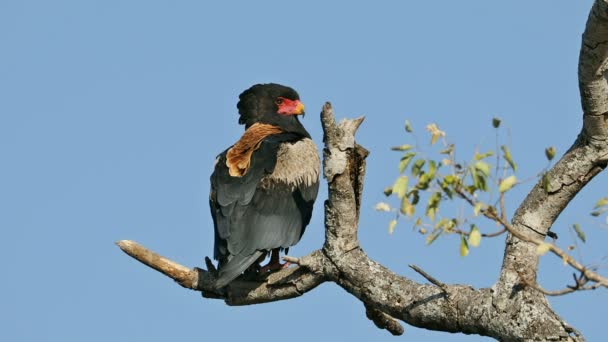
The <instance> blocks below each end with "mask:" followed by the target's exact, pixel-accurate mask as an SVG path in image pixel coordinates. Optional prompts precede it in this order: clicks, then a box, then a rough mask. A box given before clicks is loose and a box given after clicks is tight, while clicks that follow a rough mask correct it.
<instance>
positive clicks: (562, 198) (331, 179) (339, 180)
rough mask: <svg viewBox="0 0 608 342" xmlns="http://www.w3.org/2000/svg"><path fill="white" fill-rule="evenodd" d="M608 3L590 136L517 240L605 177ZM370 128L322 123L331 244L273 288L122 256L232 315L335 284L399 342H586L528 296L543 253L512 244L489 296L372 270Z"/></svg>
mask: <svg viewBox="0 0 608 342" xmlns="http://www.w3.org/2000/svg"><path fill="white" fill-rule="evenodd" d="M607 56H608V0H606V1H605V0H597V1H596V2H595V3H594V5H593V7H592V9H591V12H590V14H589V19H588V21H587V27H586V30H585V33H584V34H583V41H582V46H581V52H580V60H579V85H580V92H581V102H582V107H583V111H584V115H583V129H582V131H581V132H580V134H579V136H578V137H577V138H576V139H575V141H574V143H573V145H572V147H571V148H570V149H569V150H568V152H567V153H566V154H565V155H564V156H563V157H562V158H561V160H560V161H559V162H557V163H556V164H555V166H554V167H553V168H552V169H551V170H550V171H549V173H548V177H549V179H550V186H549V191H546V190H545V189H544V188H543V186H542V184H541V183H540V182H539V184H537V185H536V186H535V187H534V188H533V189H532V190H531V191H530V193H529V194H528V196H527V197H526V199H525V200H524V201H523V202H522V203H521V205H520V206H519V208H518V209H517V211H516V212H515V214H514V216H513V219H512V224H511V225H512V229H514V230H515V231H516V233H517V235H520V236H525V237H531V238H534V239H536V240H538V239H544V238H545V236H546V234H547V232H548V231H549V229H550V228H551V226H552V225H553V223H554V222H555V220H556V219H557V217H558V216H559V214H560V213H561V211H562V210H563V209H564V208H565V207H566V206H567V205H568V204H569V203H570V201H571V200H572V199H573V198H574V196H576V194H577V193H578V192H579V191H580V190H581V189H582V188H583V187H584V186H585V185H586V184H587V183H588V182H589V181H590V180H591V179H592V178H593V177H594V176H595V175H597V174H598V173H599V172H600V171H602V170H603V169H604V168H605V167H606V162H607V156H608V144H607V141H608V140H607V139H608V131H607V128H606V124H605V122H606V116H607V115H608V82H607V81H606V76H605V74H606V68H607V67H608V59H607ZM362 121H363V118H360V119H356V120H343V121H341V122H340V123H336V122H335V119H334V116H333V111H332V108H331V105H330V104H329V103H326V104H325V105H324V107H323V110H322V113H321V122H322V125H323V130H324V142H325V149H324V152H323V155H324V176H325V178H326V179H327V181H328V185H329V194H328V200H327V201H326V202H325V227H326V230H325V237H326V239H325V244H324V245H323V247H322V248H321V249H319V250H317V251H314V252H313V253H311V254H309V255H307V256H304V257H302V258H299V259H293V258H291V259H290V260H291V261H294V262H296V263H298V264H299V266H297V267H295V268H290V269H285V270H282V271H279V272H276V273H272V274H270V275H268V276H265V277H264V278H260V279H252V280H242V279H239V280H237V281H235V282H233V283H231V284H230V285H229V286H228V287H227V289H226V290H225V291H222V292H218V291H217V290H215V289H214V286H213V285H214V279H215V269H214V268H213V265H211V263H210V262H208V265H207V268H208V269H207V270H203V269H199V268H195V269H193V270H190V269H188V268H185V267H184V266H181V265H179V264H176V263H173V262H172V261H170V260H168V259H164V258H162V257H160V256H158V255H157V254H155V253H153V252H151V251H148V250H146V249H145V248H144V247H142V246H139V245H137V244H135V243H132V242H128V241H121V242H119V246H120V247H121V248H122V249H123V250H124V251H125V252H127V253H128V254H130V255H131V256H133V257H135V258H136V259H138V260H140V261H142V262H143V263H145V264H147V265H148V266H151V267H153V268H155V269H157V270H159V271H160V272H162V273H164V274H166V275H167V276H169V277H171V278H173V279H175V280H176V281H178V283H180V285H182V286H184V287H187V288H190V289H193V290H197V291H201V292H202V294H203V296H204V297H207V298H217V299H223V300H225V302H226V304H228V305H249V304H258V303H264V302H271V301H278V300H284V299H290V298H293V297H297V296H301V295H303V294H304V293H306V292H308V291H310V290H312V289H314V288H315V287H316V286H318V285H319V284H321V283H323V282H325V281H331V282H335V283H336V284H338V285H339V286H341V287H342V288H343V289H344V290H345V291H347V292H348V293H350V294H352V295H353V296H355V297H356V298H358V299H359V300H360V301H361V302H362V303H363V304H364V307H365V311H366V314H367V317H368V318H370V319H371V320H372V321H373V322H374V323H375V324H376V326H378V327H380V328H382V329H387V330H388V331H389V332H391V333H393V334H396V335H399V334H402V333H403V328H402V327H401V325H400V324H399V322H398V321H403V322H405V323H407V324H410V325H413V326H417V327H420V328H425V329H431V330H441V331H448V332H461V333H466V334H478V335H483V336H489V337H493V338H495V339H497V340H501V341H531V340H536V341H583V340H584V338H583V336H582V335H581V334H580V333H579V332H578V331H576V330H575V329H574V328H573V327H570V326H569V325H568V324H567V323H566V322H565V321H564V320H563V319H562V318H560V316H559V315H558V314H557V313H555V312H554V311H553V310H552V309H551V307H550V306H549V304H548V302H547V300H546V298H545V296H544V295H543V294H542V293H541V292H539V291H537V290H535V289H533V288H531V287H526V286H522V282H521V279H522V277H525V278H526V279H536V273H537V269H538V256H537V254H536V245H535V244H534V243H532V242H529V241H525V240H523V239H519V238H517V237H515V236H514V235H513V234H509V235H508V237H507V241H506V246H505V251H504V259H503V264H502V267H501V272H500V277H499V279H498V280H497V282H496V283H495V284H494V285H493V286H491V287H489V288H481V289H475V288H472V287H470V286H466V285H457V284H443V283H441V282H439V281H438V280H436V279H434V278H432V277H431V276H429V275H427V274H425V273H424V272H423V271H421V270H420V271H419V273H421V274H422V275H423V276H425V277H426V278H427V279H428V280H429V281H430V282H431V284H421V283H417V282H415V281H413V280H411V279H408V278H406V277H403V276H399V275H397V274H395V273H393V272H392V271H390V270H389V269H387V268H385V267H383V266H382V265H380V264H378V263H377V262H375V261H373V260H371V259H370V258H369V257H368V256H367V255H366V254H365V252H364V251H363V250H362V249H361V247H360V245H359V242H358V239H357V224H358V220H359V209H360V202H361V201H360V199H361V195H362V192H363V177H364V173H365V157H366V156H367V151H366V150H365V149H364V148H362V147H361V146H359V145H358V144H357V143H356V142H355V139H354V135H355V132H356V130H357V129H358V127H359V126H360V125H361V123H362Z"/></svg>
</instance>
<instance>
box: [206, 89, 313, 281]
mask: <svg viewBox="0 0 608 342" xmlns="http://www.w3.org/2000/svg"><path fill="white" fill-rule="evenodd" d="M237 108H238V111H239V115H240V118H239V124H244V125H245V132H244V133H243V135H242V136H241V138H240V139H239V140H238V141H237V142H236V143H235V144H234V145H232V146H231V147H230V148H228V149H227V150H225V151H224V152H222V153H221V154H220V155H219V156H218V157H217V159H216V162H215V169H214V171H213V174H212V175H211V193H210V195H209V204H210V207H211V216H212V217H213V224H214V229H215V248H214V257H215V259H217V260H219V263H218V278H217V281H216V284H215V285H216V288H218V289H220V288H222V287H224V286H226V285H228V284H229V283H230V282H231V281H232V280H234V279H235V278H236V277H238V276H239V275H240V274H241V273H243V272H244V271H245V270H247V269H249V268H250V267H253V268H257V270H258V271H259V272H262V273H265V272H268V271H274V270H277V269H281V268H283V267H286V264H281V263H280V261H279V251H280V250H283V249H288V248H289V247H290V246H293V245H295V244H296V243H297V242H298V241H299V240H300V238H301V237H302V234H303V233H304V229H305V228H306V226H307V225H308V223H309V222H310V218H311V215H312V209H313V203H314V201H315V199H316V197H317V193H318V190H319V173H320V161H319V154H318V151H317V146H316V145H315V143H314V142H313V141H312V140H311V138H310V134H308V132H307V131H306V129H305V128H304V126H303V125H302V123H300V120H299V118H298V116H299V115H302V114H304V105H303V104H302V103H301V102H300V97H299V95H298V93H297V92H296V91H295V90H293V89H292V88H289V87H286V86H282V85H279V84H274V83H270V84H256V85H254V86H252V87H251V88H249V89H247V90H245V91H244V92H243V93H242V94H241V95H240V96H239V102H238V104H237ZM269 253H270V254H271V257H270V262H269V263H268V265H266V266H264V267H261V268H259V267H260V266H259V263H260V262H262V261H263V260H264V258H265V257H266V256H267V255H268V254H269Z"/></svg>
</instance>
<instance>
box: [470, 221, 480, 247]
mask: <svg viewBox="0 0 608 342" xmlns="http://www.w3.org/2000/svg"><path fill="white" fill-rule="evenodd" d="M480 242H481V233H480V232H479V229H477V226H475V225H474V224H473V225H471V232H470V233H469V245H471V246H473V247H477V246H479V243H480Z"/></svg>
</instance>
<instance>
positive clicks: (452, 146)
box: [439, 144, 454, 154]
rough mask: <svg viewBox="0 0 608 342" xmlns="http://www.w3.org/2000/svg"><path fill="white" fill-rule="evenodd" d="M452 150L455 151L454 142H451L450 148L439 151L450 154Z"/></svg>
mask: <svg viewBox="0 0 608 342" xmlns="http://www.w3.org/2000/svg"><path fill="white" fill-rule="evenodd" d="M452 152H454V144H450V146H448V148H445V149H443V150H441V151H439V153H441V154H450V153H452Z"/></svg>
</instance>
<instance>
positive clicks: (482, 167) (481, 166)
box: [475, 161, 490, 177]
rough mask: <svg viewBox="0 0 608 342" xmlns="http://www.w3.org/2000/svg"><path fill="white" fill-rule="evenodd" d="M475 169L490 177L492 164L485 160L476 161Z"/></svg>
mask: <svg viewBox="0 0 608 342" xmlns="http://www.w3.org/2000/svg"><path fill="white" fill-rule="evenodd" d="M475 169H477V170H479V171H481V172H482V173H483V175H484V176H486V177H488V176H489V175H490V164H488V163H486V162H484V161H478V162H476V163H475Z"/></svg>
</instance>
